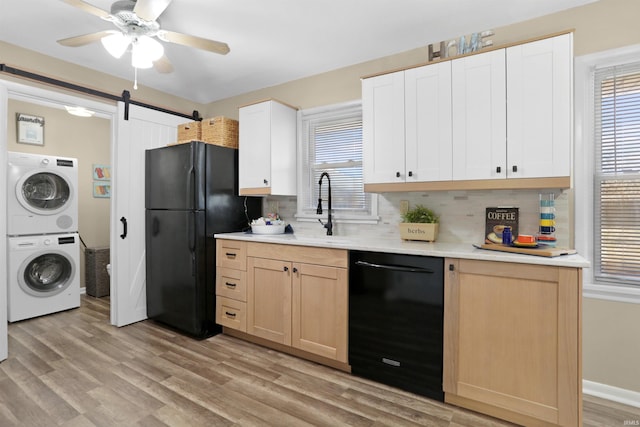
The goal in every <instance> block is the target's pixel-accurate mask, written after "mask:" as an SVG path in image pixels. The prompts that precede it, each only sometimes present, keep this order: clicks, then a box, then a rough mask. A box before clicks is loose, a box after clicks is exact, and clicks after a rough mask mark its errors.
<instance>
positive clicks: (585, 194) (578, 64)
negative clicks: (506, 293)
mask: <svg viewBox="0 0 640 427" xmlns="http://www.w3.org/2000/svg"><path fill="white" fill-rule="evenodd" d="M639 59H640V45H633V46H627V47H624V48H619V49H613V50H608V51H605V52H598V53H594V54H590V55H584V56H580V57H577V58H575V67H574V69H575V91H574V93H575V146H574V155H575V162H574V188H575V189H578V190H579V191H574V194H575V244H576V249H577V250H578V253H580V254H581V255H582V256H583V257H584V258H586V259H587V260H589V261H590V263H591V265H592V266H593V265H594V259H593V258H594V257H593V255H594V252H593V251H594V247H593V246H594V245H593V230H594V227H595V223H594V206H595V204H594V200H595V199H594V181H593V177H594V172H595V140H594V132H593V129H594V111H595V106H594V71H595V69H596V68H602V67H610V66H615V65H621V64H626V63H630V62H637V61H638V60H639ZM583 295H584V296H585V297H588V298H596V299H604V300H610V301H620V302H628V303H635V304H640V287H638V286H632V285H625V284H614V283H597V282H596V280H595V278H594V270H593V268H586V269H584V272H583Z"/></svg>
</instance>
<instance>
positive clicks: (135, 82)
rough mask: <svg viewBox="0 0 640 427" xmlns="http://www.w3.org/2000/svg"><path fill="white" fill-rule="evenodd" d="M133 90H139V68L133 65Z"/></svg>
mask: <svg viewBox="0 0 640 427" xmlns="http://www.w3.org/2000/svg"><path fill="white" fill-rule="evenodd" d="M133 90H138V68H136V67H133Z"/></svg>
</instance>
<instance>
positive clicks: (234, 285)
mask: <svg viewBox="0 0 640 427" xmlns="http://www.w3.org/2000/svg"><path fill="white" fill-rule="evenodd" d="M225 285H227V286H228V287H230V288H235V287H236V284H235V283H229V282H225Z"/></svg>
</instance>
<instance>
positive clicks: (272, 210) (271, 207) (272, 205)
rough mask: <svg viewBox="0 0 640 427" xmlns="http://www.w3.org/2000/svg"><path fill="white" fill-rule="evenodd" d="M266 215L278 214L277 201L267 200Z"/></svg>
mask: <svg viewBox="0 0 640 427" xmlns="http://www.w3.org/2000/svg"><path fill="white" fill-rule="evenodd" d="M268 213H278V201H277V200H269V212H268Z"/></svg>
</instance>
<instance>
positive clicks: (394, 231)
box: [264, 189, 573, 247]
mask: <svg viewBox="0 0 640 427" xmlns="http://www.w3.org/2000/svg"><path fill="white" fill-rule="evenodd" d="M540 193H554V195H555V199H556V237H557V239H558V246H559V247H573V244H572V242H571V241H570V240H571V239H572V238H573V236H572V233H571V232H570V227H571V224H572V222H571V221H570V208H569V206H570V203H569V201H570V190H557V189H556V190H474V191H437V192H429V193H383V194H380V195H379V196H378V215H379V217H380V221H379V222H378V224H345V223H340V221H339V220H338V221H337V222H336V223H335V224H334V229H333V230H334V234H335V235H338V236H340V235H342V236H354V235H362V234H363V233H375V235H376V236H379V237H380V238H381V239H399V238H400V235H399V232H398V223H399V222H400V219H401V216H400V202H401V201H402V200H407V201H409V206H410V207H413V206H415V205H417V204H422V205H424V206H426V207H428V208H430V209H432V210H433V211H435V212H436V214H438V215H440V232H439V234H438V239H437V241H438V242H443V243H482V242H483V241H484V228H485V218H484V217H485V209H486V208H487V207H491V206H515V207H518V208H519V211H520V222H519V227H520V232H521V233H522V234H535V233H536V232H537V231H538V220H539V209H538V205H539V194H540ZM270 201H277V205H278V210H279V212H278V213H279V214H280V216H281V217H282V218H283V219H284V220H285V221H287V222H288V223H290V224H291V226H292V227H293V229H294V232H295V233H297V234H303V235H313V236H320V235H323V234H325V232H326V231H325V229H324V228H323V227H322V225H320V224H319V223H318V222H308V221H296V218H295V214H296V203H297V201H296V198H295V197H275V196H270V197H267V198H266V199H265V203H264V208H265V213H266V209H268V207H269V205H270V203H269V202H270Z"/></svg>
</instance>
